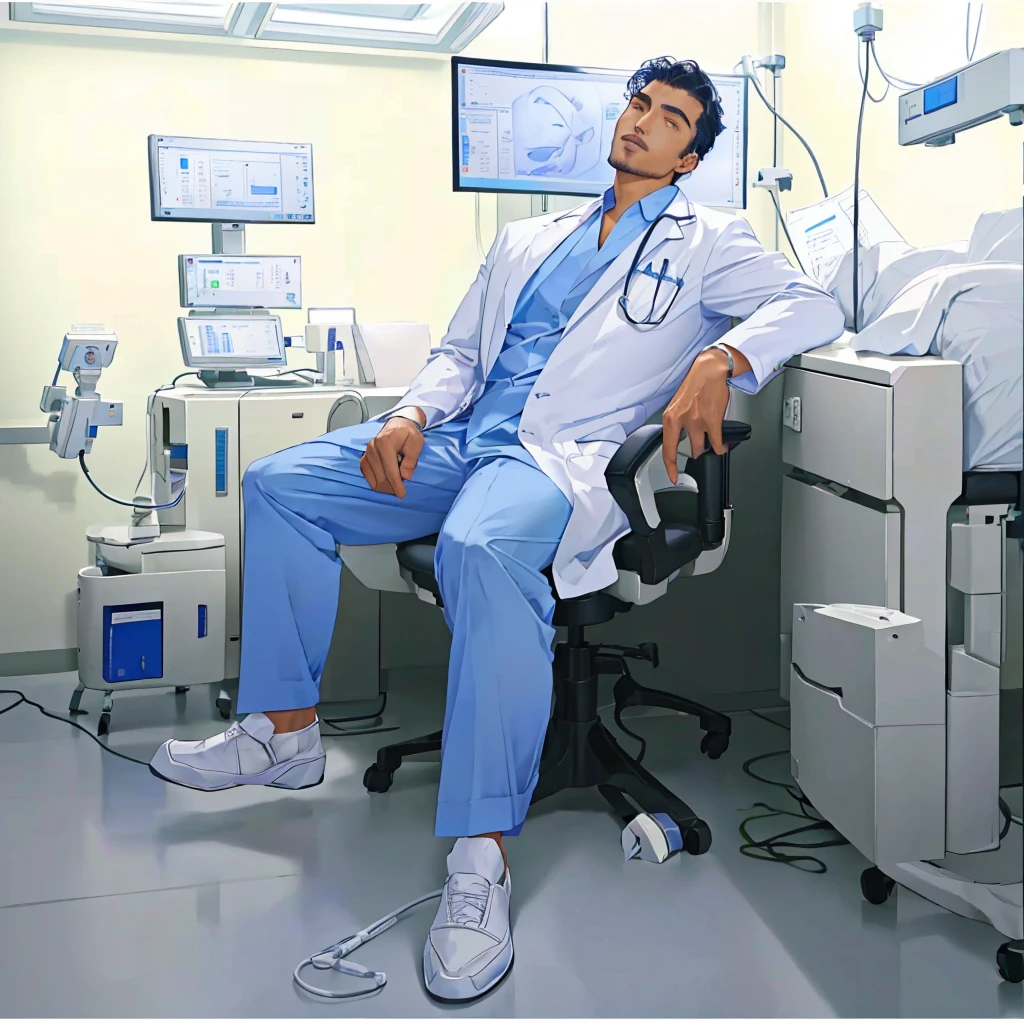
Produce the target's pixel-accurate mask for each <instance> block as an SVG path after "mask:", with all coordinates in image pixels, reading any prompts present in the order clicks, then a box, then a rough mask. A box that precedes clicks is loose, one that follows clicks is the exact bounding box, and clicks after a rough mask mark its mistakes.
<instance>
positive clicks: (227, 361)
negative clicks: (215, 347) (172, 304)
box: [178, 316, 288, 370]
mask: <svg viewBox="0 0 1024 1024" xmlns="http://www.w3.org/2000/svg"><path fill="white" fill-rule="evenodd" d="M211 320H212V321H220V322H222V323H250V324H251V323H263V322H265V321H267V320H273V321H274V322H275V323H276V324H277V336H278V338H280V340H281V345H280V351H281V355H280V356H279V357H270V358H264V359H255V358H253V357H251V356H245V357H241V358H233V357H231V356H193V355H192V350H191V349H190V348H189V345H188V328H187V325H188V324H189V323H194V324H201V323H206V322H209V321H211ZM178 341H179V342H180V343H181V357H182V360H183V361H184V363H185V365H186V366H187V367H188V368H189V369H190V370H247V369H250V368H252V367H259V366H287V365H288V361H287V356H286V354H285V344H284V330H283V328H282V327H281V318H280V317H279V316H270V317H251V316H250V317H247V316H179V317H178Z"/></svg>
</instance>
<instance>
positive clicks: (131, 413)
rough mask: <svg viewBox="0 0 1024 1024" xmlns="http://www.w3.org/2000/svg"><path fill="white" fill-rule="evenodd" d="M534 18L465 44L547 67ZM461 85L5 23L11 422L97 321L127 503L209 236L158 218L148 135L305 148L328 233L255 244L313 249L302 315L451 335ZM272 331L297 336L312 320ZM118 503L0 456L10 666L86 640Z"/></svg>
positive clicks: (3, 633) (461, 202) (462, 227)
mask: <svg viewBox="0 0 1024 1024" xmlns="http://www.w3.org/2000/svg"><path fill="white" fill-rule="evenodd" d="M539 24H540V22H539V19H538V16H537V11H536V10H532V9H524V10H522V11H516V10H510V11H507V12H506V13H505V14H504V15H503V16H502V17H501V18H499V19H498V20H497V21H496V22H495V23H494V24H493V25H492V26H491V27H490V28H489V29H488V31H487V32H486V34H485V35H484V36H482V37H481V38H480V40H479V41H478V42H477V43H476V44H475V45H474V47H473V49H472V50H471V51H469V52H473V53H486V54H494V55H496V56H507V57H510V58H513V59H520V60H523V59H525V60H531V59H539V50H538V49H537V47H538V45H539V43H538V40H539V38H540V34H539ZM449 75H450V70H449V63H448V60H447V59H445V58H433V59H424V58H421V57H411V58H410V57H400V56H399V57H371V56H362V55H357V56H346V55H340V54H339V55H332V56H330V57H329V58H323V57H315V56H306V57H303V56H302V55H300V54H294V53H293V54H280V53H278V54H274V53H268V52H266V51H262V52H260V53H259V54H258V55H257V54H256V53H255V52H246V51H245V50H242V49H230V50H229V49H226V48H220V49H217V48H215V47H213V46H209V45H206V46H202V45H197V46H190V45H181V44H178V43H172V42H167V41H132V42H124V41H120V42H119V41H111V40H104V39H102V38H98V37H95V36H93V37H91V38H87V39H83V38H80V37H79V38H76V37H71V36H60V35H56V34H53V33H50V34H46V33H42V32H40V33H32V34H28V33H24V32H19V31H18V30H16V29H8V30H6V31H3V32H0V195H2V196H3V197H4V198H3V203H2V207H3V227H2V231H0V234H2V238H3V245H2V254H0V262H2V264H3V271H2V273H0V323H2V333H3V338H4V351H5V356H4V370H3V373H0V426H11V425H30V424H40V423H42V422H44V417H43V416H42V414H41V413H40V412H39V410H38V402H39V393H40V391H41V389H42V386H43V385H44V384H49V383H50V380H51V377H52V374H53V369H54V366H55V364H56V358H57V352H58V349H59V345H60V340H61V337H62V336H63V333H64V331H65V330H66V329H67V327H68V326H69V325H70V324H71V323H72V322H74V321H83V320H89V321H92V320H95V321H102V322H105V323H107V324H108V325H109V326H110V327H111V328H112V329H113V330H114V331H115V332H116V333H117V336H118V339H119V341H120V344H119V347H118V351H117V356H116V359H115V362H114V364H113V366H112V367H111V369H110V370H108V371H107V372H106V373H105V374H104V376H103V380H102V382H101V393H102V394H103V395H104V397H108V398H111V399H117V400H121V401H123V403H124V423H125V425H124V426H123V427H121V428H119V429H117V428H112V429H108V430H104V431H103V432H102V433H101V436H100V438H99V440H98V441H97V443H96V445H95V448H94V451H93V454H92V456H91V459H90V464H91V468H92V469H93V472H94V475H95V476H96V478H97V479H98V480H99V481H101V482H102V484H103V486H105V487H106V488H107V489H108V490H109V491H111V492H112V493H114V494H117V495H122V496H128V495H130V494H131V493H132V488H133V487H134V485H135V481H136V478H137V476H138V473H139V471H140V470H141V467H142V463H143V459H144V448H143V429H142V425H143V415H144V410H145V401H146V396H147V395H148V394H149V392H150V391H151V390H152V389H153V388H154V387H156V386H158V385H160V384H161V383H165V382H167V381H169V380H170V379H171V378H172V377H173V376H174V375H175V374H176V373H179V372H180V371H181V370H182V368H183V367H182V364H181V354H180V350H179V345H178V340H177V333H176V326H175V324H176V319H177V317H178V316H179V315H180V313H181V310H180V309H179V307H178V284H177V265H176V257H177V254H178V253H182V252H209V251H210V229H209V227H208V226H204V225H190V224H159V223H152V222H151V221H150V219H149V192H148V174H147V158H146V138H147V136H148V135H149V134H150V133H152V132H164V133H168V134H170V133H174V134H179V135H197V136H213V137H227V138H254V139H283V140H295V141H303V142H312V143H313V151H314V162H315V171H316V185H317V223H316V225H315V226H313V227H289V226H273V227H267V226H262V227H261V226H256V227H252V226H251V227H249V228H248V231H247V235H248V249H249V251H250V252H254V253H259V252H269V253H299V254H301V255H302V258H303V271H304V302H305V304H306V305H349V304H354V305H355V306H356V307H357V308H358V310H359V313H360V315H361V316H365V317H367V318H368V319H398V320H402V319H409V320H415V319H418V320H424V321H426V322H428V323H429V324H430V327H431V331H432V334H433V336H434V337H435V338H437V337H440V334H441V333H442V332H443V330H444V328H445V326H446V325H447V322H448V319H449V317H450V316H451V314H452V312H453V311H454V308H455V306H456V304H457V303H458V301H459V299H460V298H461V296H462V294H463V292H464V291H465V288H466V287H467V285H468V284H469V282H470V281H471V280H472V278H473V275H474V273H475V268H476V264H477V256H476V244H475V239H474V230H473V196H472V195H469V194H454V193H453V192H452V190H451V157H450V152H451V151H450V141H449V140H450V137H451V127H450V125H451V115H450V104H449V95H450V86H449ZM490 202H491V208H493V200H491V201H490ZM282 319H283V321H284V328H285V331H286V332H287V333H300V332H301V329H302V324H303V322H304V317H303V315H302V314H299V313H288V312H285V313H284V314H283V317H282ZM307 363H308V357H306V356H305V354H304V353H299V355H298V358H297V359H296V358H294V357H293V359H292V365H305V364H307ZM123 511H124V510H120V509H117V508H116V507H115V506H113V505H110V504H108V503H106V502H105V501H104V500H103V499H101V498H99V497H98V496H97V495H95V494H93V493H92V492H91V491H90V489H89V487H88V485H87V483H86V482H85V481H84V480H83V479H82V477H81V473H80V471H79V469H78V466H77V465H76V464H75V463H73V462H61V461H59V460H58V459H57V458H56V456H54V455H52V454H51V453H50V452H49V451H48V450H47V449H46V448H45V447H44V446H41V445H37V446H10V445H0V517H2V542H0V654H3V653H8V652H12V651H32V650H46V649H60V648H66V647H71V646H74V643H75V629H74V607H75V600H74V591H75V575H76V572H77V570H78V568H79V567H80V566H82V565H85V564H87V562H88V560H89V557H90V556H89V552H88V549H87V544H86V542H85V538H84V532H85V528H86V527H87V526H88V525H89V524H91V523H104V522H111V523H113V522H119V521H121V520H122V519H123V515H122V513H123Z"/></svg>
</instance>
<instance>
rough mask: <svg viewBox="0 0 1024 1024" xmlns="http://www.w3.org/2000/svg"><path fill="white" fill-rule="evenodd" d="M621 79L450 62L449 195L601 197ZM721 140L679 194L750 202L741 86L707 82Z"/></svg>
mask: <svg viewBox="0 0 1024 1024" xmlns="http://www.w3.org/2000/svg"><path fill="white" fill-rule="evenodd" d="M630 74H631V73H630V72H628V71H609V70H600V69H595V68H576V67H570V66H566V65H560V64H521V63H515V62H499V61H489V60H472V59H468V58H464V57H453V58H452V161H453V184H454V188H455V190H456V191H457V192H458V191H470V192H534V193H537V192H541V193H558V194H563V195H581V196H596V195H601V193H603V192H604V191H605V190H606V189H607V188H608V187H609V186H610V185H611V183H612V178H613V176H614V174H615V172H614V170H613V169H612V168H611V167H610V166H609V164H608V153H609V152H610V151H611V144H612V137H613V133H614V130H615V124H616V121H617V120H618V118H619V115H620V114H621V113H622V111H623V110H624V109H625V107H626V95H625V93H626V83H627V82H628V81H629V78H630ZM710 78H711V80H712V82H714V84H715V87H716V88H717V89H718V92H719V95H720V97H721V101H722V109H723V111H724V122H725V129H726V130H725V131H724V132H723V133H722V134H721V135H720V136H719V137H718V138H717V139H716V140H715V146H714V149H712V150H711V152H710V153H708V154H707V156H705V157H704V159H703V160H702V161H701V162H700V165H699V166H698V167H697V169H696V170H695V171H694V172H693V173H692V174H691V175H690V176H689V177H687V178H681V179H680V181H679V185H680V187H681V188H682V190H683V192H685V194H686V196H687V198H688V199H689V200H690V201H691V202H694V203H702V204H703V205H705V206H718V207H725V208H730V209H742V208H744V207H745V206H746V202H747V188H746V179H747V82H746V79H745V78H744V77H743V76H742V75H711V76H710Z"/></svg>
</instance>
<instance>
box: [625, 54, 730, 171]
mask: <svg viewBox="0 0 1024 1024" xmlns="http://www.w3.org/2000/svg"><path fill="white" fill-rule="evenodd" d="M651 82H664V83H665V85H668V86H671V87H672V88H673V89H684V90H685V91H686V92H688V93H689V94H690V95H691V96H692V97H693V98H694V99H696V100H699V101H700V103H701V105H702V106H703V107H704V112H703V113H702V114H701V115H700V117H699V118H697V123H696V125H694V128H695V130H696V132H697V134H696V135H694V137H693V141H692V142H691V143H690V145H689V146H687V147H686V149H685V150H683V152H682V153H680V154H679V155H680V156H686V155H687V154H688V153H696V154H697V159H698V160H703V159H704V157H705V156H706V155H707V154H708V153H709V152H711V148H712V147H713V146H714V144H715V139H716V138H717V137H718V136H719V135H721V134H722V132H724V131H725V125H724V124H722V102H721V100H720V99H719V96H718V90H717V89H716V88H715V87H714V85H713V84H712V82H711V79H710V78H708V76H707V74H705V72H703V71H702V70H701V69H700V66H699V65H698V64H697V62H696V61H695V60H676V59H675V58H674V57H655V58H654V59H653V60H648V61H645V62H644V63H643V65H641V67H640V70H639V71H637V72H636V74H634V75H633V77H632V78H631V79H630V80H629V83H628V84H627V86H626V98H627V99H629V100H631V99H633V97H634V96H636V94H637V93H638V92H643V91H644V89H645V88H646V87H647V86H648V85H649V84H650V83H651ZM677 177H678V175H677Z"/></svg>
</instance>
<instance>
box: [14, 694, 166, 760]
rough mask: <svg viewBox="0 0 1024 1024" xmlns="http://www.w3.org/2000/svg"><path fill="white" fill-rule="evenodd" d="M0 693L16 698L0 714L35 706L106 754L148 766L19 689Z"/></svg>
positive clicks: (41, 712) (43, 713) (37, 709)
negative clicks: (110, 745) (84, 737)
mask: <svg viewBox="0 0 1024 1024" xmlns="http://www.w3.org/2000/svg"><path fill="white" fill-rule="evenodd" d="M0 695H3V696H10V697H17V698H18V699H17V700H16V701H15V702H14V703H13V704H10V705H8V706H7V707H5V708H4V709H3V710H2V711H0V715H6V714H7V712H8V711H13V710H14V709H15V708H17V707H20V706H21V705H22V704H27V705H28V706H29V707H30V708H35V709H36V711H38V712H39V713H40V714H42V715H45V716H46V717H47V718H52V719H53V720H54V721H55V722H63V723H64V724H65V725H70V726H71V728H72V729H77V730H78V731H79V732H84V733H85V735H86V736H88V737H89V739H91V740H92V741H93V742H94V743H96V744H98V745H99V747H100V749H101V750H105V751H106V752H107V753H108V754H113V755H114V757H119V758H121V760H122V761H131V762H132V764H141V765H142V767H143V768H148V767H149V762H148V761H140V760H139V759H138V758H137V757H129V755H128V754H122V753H121V752H120V751H119V750H114V748H113V747H108V746H107V745H106V744H105V743H104V742H103V741H102V740H101V739H100V738H99V737H98V736H95V735H94V734H93V733H91V732H90V731H89V730H88V729H86V728H85V726H82V725H79V724H78V723H77V722H72V721H71V719H69V718H64V717H63V715H55V714H54V713H53V712H52V711H47V710H46V708H44V707H43V705H42V704H37V703H36V702H35V701H34V700H29V699H28V697H26V696H25V694H23V693H22V692H21V690H0Z"/></svg>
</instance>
